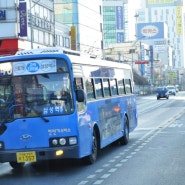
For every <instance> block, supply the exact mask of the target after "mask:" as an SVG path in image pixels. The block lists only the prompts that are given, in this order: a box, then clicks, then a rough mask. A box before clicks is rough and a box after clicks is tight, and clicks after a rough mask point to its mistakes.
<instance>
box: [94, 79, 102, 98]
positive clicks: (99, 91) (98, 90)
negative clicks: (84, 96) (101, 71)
mask: <svg viewBox="0 0 185 185" xmlns="http://www.w3.org/2000/svg"><path fill="white" fill-rule="evenodd" d="M95 89H96V98H102V97H103V87H102V79H101V78H95Z"/></svg>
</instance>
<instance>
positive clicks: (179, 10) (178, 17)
mask: <svg viewBox="0 0 185 185" xmlns="http://www.w3.org/2000/svg"><path fill="white" fill-rule="evenodd" d="M176 24H177V26H176V29H177V30H176V31H177V34H178V35H182V7H180V6H177V7H176Z"/></svg>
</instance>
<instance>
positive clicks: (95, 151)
mask: <svg viewBox="0 0 185 185" xmlns="http://www.w3.org/2000/svg"><path fill="white" fill-rule="evenodd" d="M97 155H98V139H97V135H96V131H95V130H94V131H93V138H92V153H91V154H90V155H88V156H86V157H84V158H83V161H84V162H85V164H93V163H95V161H96V159H97Z"/></svg>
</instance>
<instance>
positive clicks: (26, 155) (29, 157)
mask: <svg viewBox="0 0 185 185" xmlns="http://www.w3.org/2000/svg"><path fill="white" fill-rule="evenodd" d="M17 162H18V163H23V162H36V154H35V152H17Z"/></svg>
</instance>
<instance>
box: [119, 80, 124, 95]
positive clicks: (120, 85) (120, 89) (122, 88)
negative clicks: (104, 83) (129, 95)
mask: <svg viewBox="0 0 185 185" xmlns="http://www.w3.org/2000/svg"><path fill="white" fill-rule="evenodd" d="M118 92H119V95H121V94H125V88H124V82H123V79H121V80H118Z"/></svg>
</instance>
